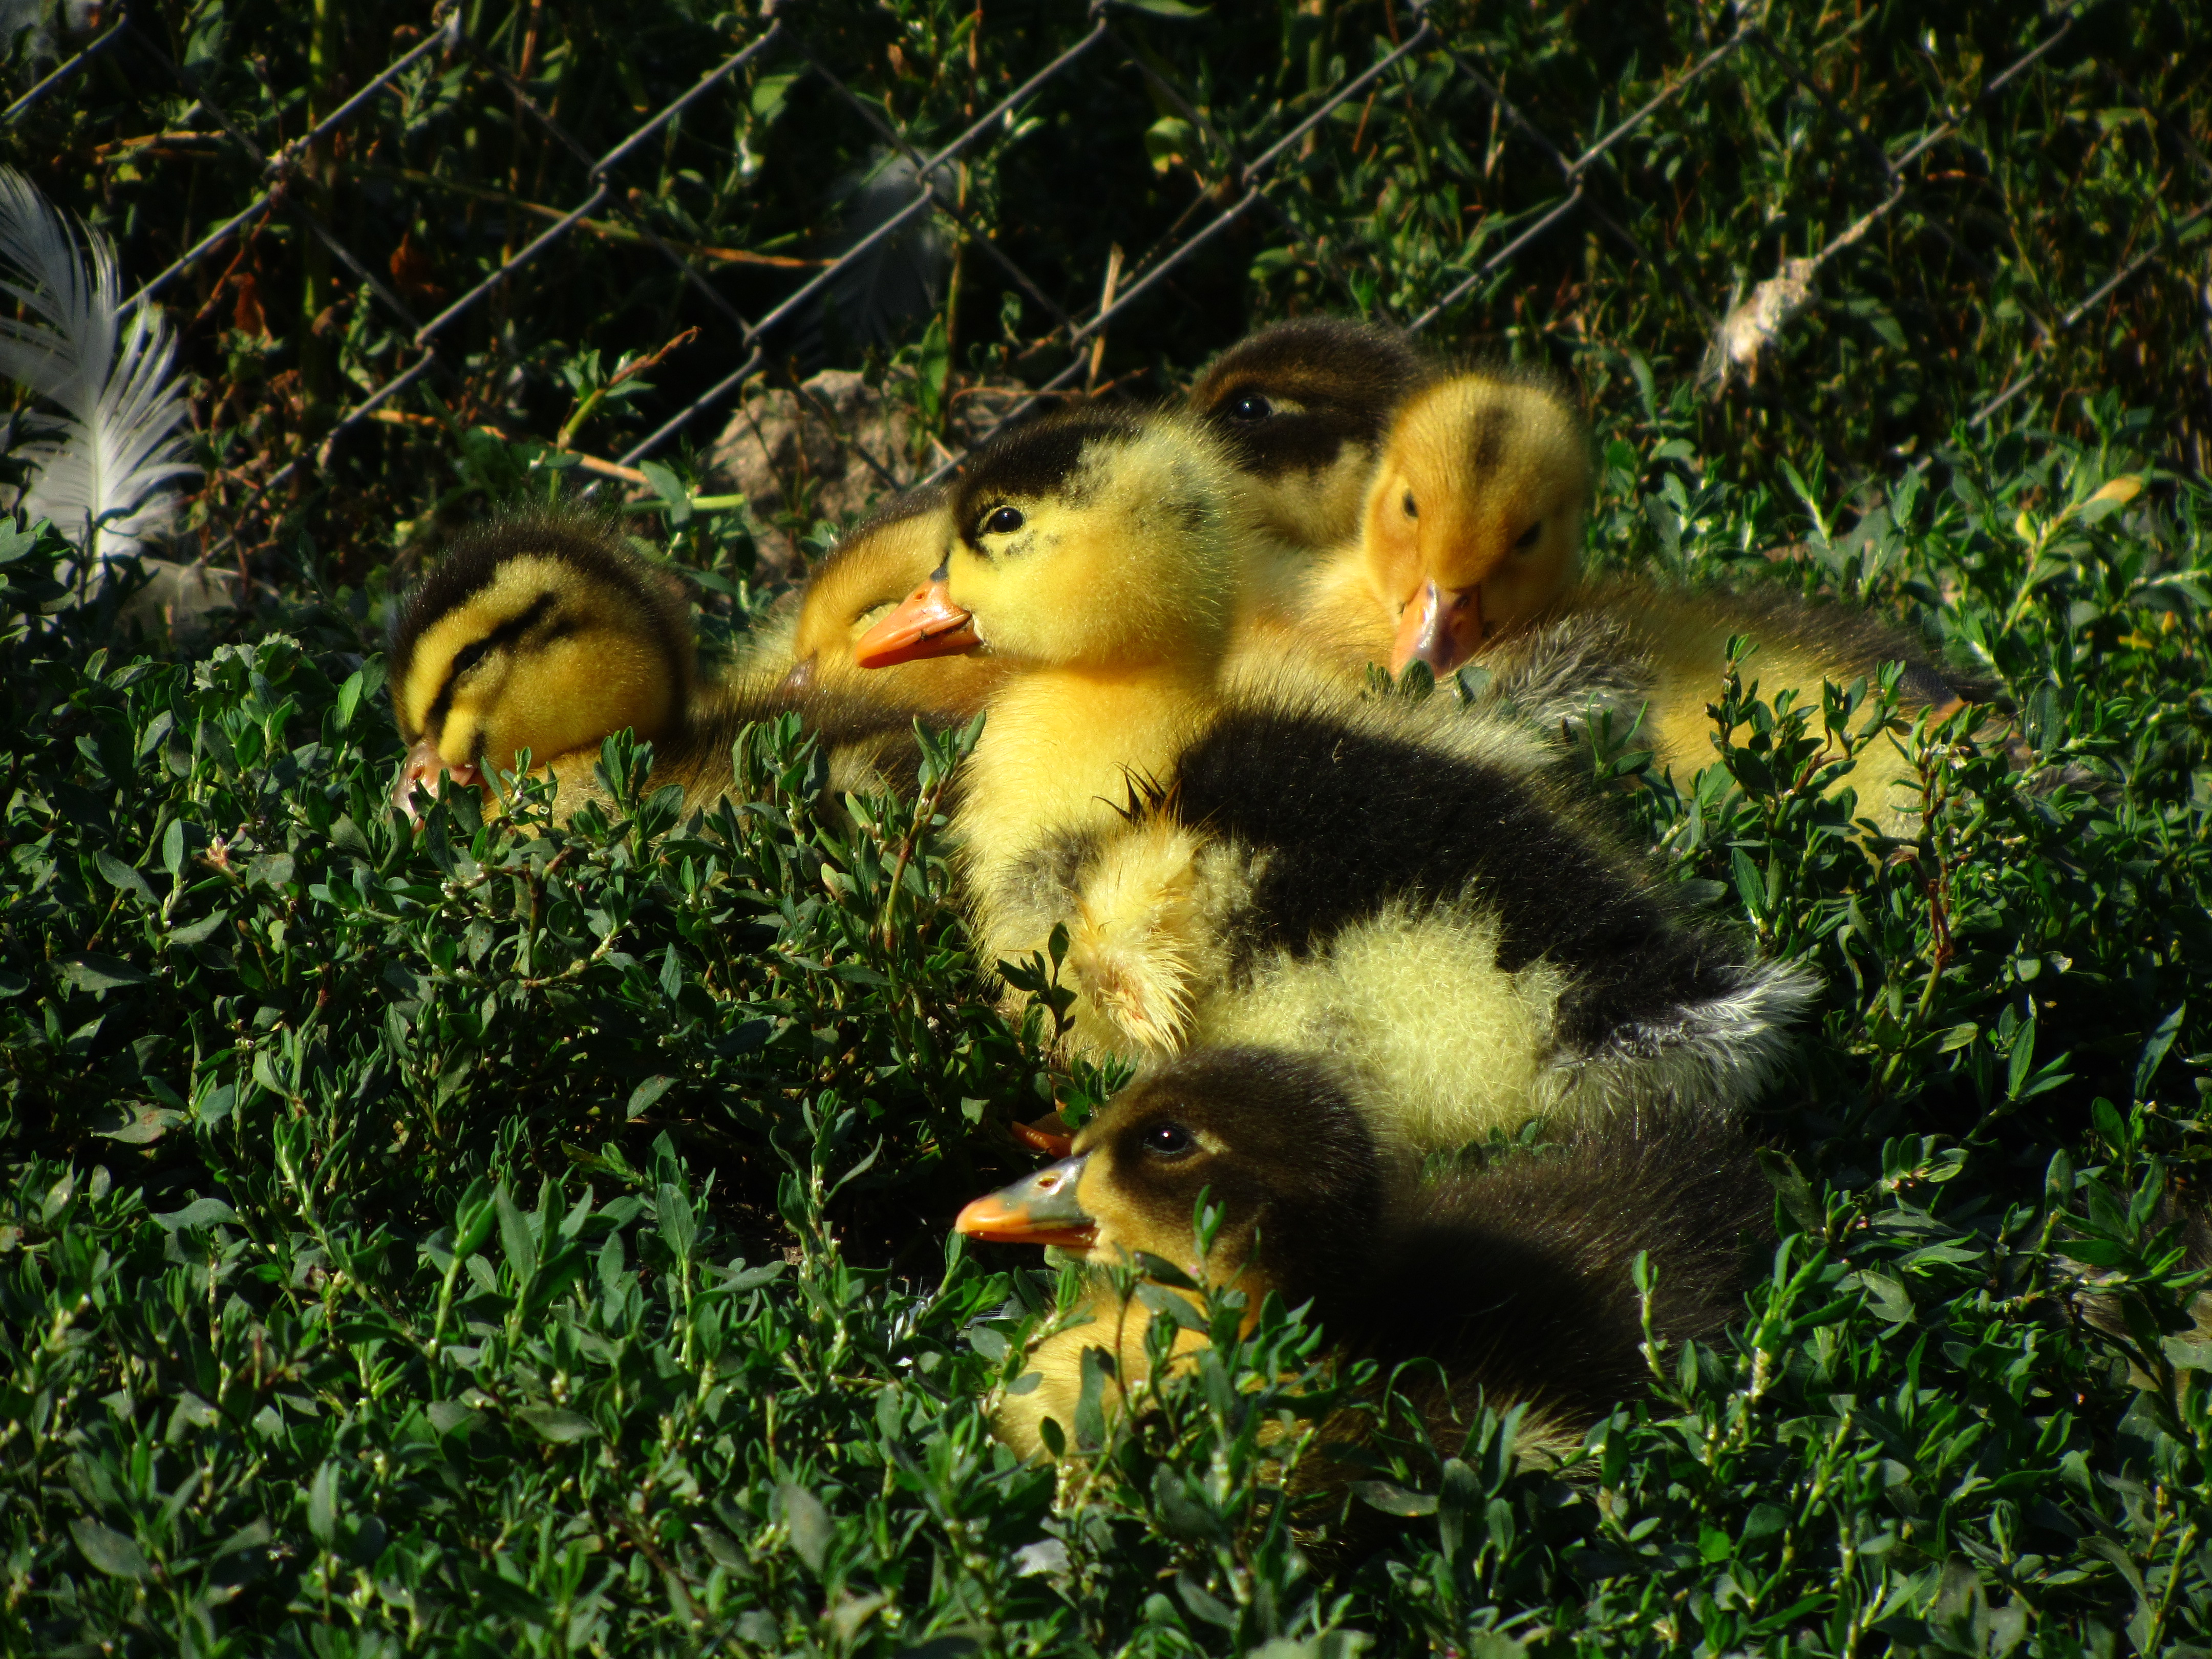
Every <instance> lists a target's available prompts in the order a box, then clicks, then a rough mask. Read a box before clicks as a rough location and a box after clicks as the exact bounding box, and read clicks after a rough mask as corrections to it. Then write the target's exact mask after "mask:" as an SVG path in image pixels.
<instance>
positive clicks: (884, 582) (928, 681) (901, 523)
mask: <svg viewBox="0 0 2212 1659" xmlns="http://www.w3.org/2000/svg"><path fill="white" fill-rule="evenodd" d="M951 506H952V492H951V490H950V489H945V488H942V487H939V488H933V489H918V490H915V491H912V492H910V493H908V494H907V495H902V496H900V497H899V498H898V499H897V500H896V501H893V502H892V503H890V506H888V507H884V509H883V510H881V511H880V512H878V513H876V514H875V516H873V517H872V518H871V519H869V520H867V521H866V522H865V523H863V524H861V525H860V526H856V527H855V528H854V530H853V531H852V532H851V533H850V534H848V536H846V537H845V538H843V539H842V541H840V542H839V543H838V544H837V546H836V550H834V551H832V552H831V554H830V555H829V557H828V558H827V559H825V560H824V561H823V562H822V563H821V564H820V565H819V566H818V567H817V568H816V569H815V571H814V574H812V576H811V577H810V578H809V579H808V580H807V584H806V590H805V595H804V596H803V597H802V599H800V601H799V618H798V622H797V623H796V625H795V626H794V628H793V633H792V641H791V654H792V658H793V663H792V667H791V670H790V671H789V672H788V673H787V675H786V676H785V677H784V681H783V689H784V690H786V691H788V692H791V693H793V695H797V696H808V695H812V694H816V693H826V694H828V695H829V696H863V697H868V698H877V697H880V696H885V695H888V694H892V693H896V696H898V697H899V699H900V701H902V702H907V703H910V704H911V705H912V706H914V707H915V708H927V709H932V710H941V711H945V712H955V711H958V712H973V711H974V710H975V709H976V708H980V707H981V706H982V702H983V700H984V698H985V697H986V696H988V694H989V691H990V689H991V687H992V686H993V685H994V684H996V683H997V679H998V678H999V670H998V669H997V667H996V665H993V664H991V663H989V662H988V661H987V660H983V659H977V658H975V657H973V656H959V655H954V656H946V657H936V658H928V659H920V660H917V661H915V662H913V663H910V664H908V665H907V666H906V667H904V668H902V670H900V671H899V672H898V673H897V674H896V675H893V676H890V679H891V680H892V681H895V682H896V685H895V686H887V685H885V684H884V683H883V680H884V677H882V676H878V675H870V674H864V673H863V671H861V669H860V665H859V664H858V663H857V662H855V661H854V655H853V653H854V647H856V646H857V645H858V643H859V641H860V640H861V639H862V638H864V637H865V636H866V634H867V633H868V630H869V629H872V628H873V627H874V626H875V625H876V624H877V623H878V622H881V621H882V620H883V619H884V617H885V616H887V615H889V614H890V611H892V610H893V609H894V608H895V607H896V605H898V603H899V601H900V600H901V599H904V598H905V597H906V596H907V595H908V593H909V592H913V591H914V589H915V587H916V586H921V585H922V584H924V583H926V582H927V580H929V574H930V572H931V571H933V570H934V569H936V568H937V567H938V566H939V565H940V564H942V563H944V562H945V548H946V546H947V544H949V543H950V542H951V538H952V511H951Z"/></svg>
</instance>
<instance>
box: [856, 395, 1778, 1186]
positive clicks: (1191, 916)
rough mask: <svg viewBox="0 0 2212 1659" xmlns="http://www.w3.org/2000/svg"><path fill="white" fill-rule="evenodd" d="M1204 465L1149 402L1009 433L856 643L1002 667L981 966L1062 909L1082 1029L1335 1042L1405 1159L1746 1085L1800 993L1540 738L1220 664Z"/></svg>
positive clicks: (1151, 1038) (1746, 1089)
mask: <svg viewBox="0 0 2212 1659" xmlns="http://www.w3.org/2000/svg"><path fill="white" fill-rule="evenodd" d="M1230 470H1231V469H1230V467H1229V463H1228V461H1227V459H1226V458H1225V456H1223V455H1222V453H1221V452H1220V450H1219V448H1218V447H1217V446H1215V445H1214V444H1213V443H1212V442H1211V441H1210V440H1209V439H1208V438H1207V436H1206V434H1205V433H1204V432H1203V431H1202V430H1198V431H1194V430H1193V429H1192V428H1190V427H1189V425H1188V422H1185V421H1182V420H1180V419H1177V418H1175V417H1169V416H1152V417H1141V418H1140V417H1138V416H1127V415H1118V414H1107V413H1103V412H1091V413H1086V414H1085V415H1082V416H1072V417H1068V418H1066V419H1063V420H1060V421H1058V422H1051V423H1045V424H1040V425H1038V426H1036V427H1035V428H1029V429H1026V430H1025V431H1024V432H1022V433H1019V434H1017V435H1013V436H1012V437H1010V438H1008V439H1007V440H1006V441H1002V442H1001V443H1000V444H997V445H994V446H993V447H991V448H990V449H988V450H987V451H985V452H984V453H980V454H978V455H977V456H976V457H975V459H973V460H972V461H971V463H970V465H969V469H968V471H967V473H966V475H965V477H963V480H962V481H961V483H960V485H959V487H958V489H957V491H956V494H955V498H954V520H955V524H956V526H958V528H959V532H960V533H959V535H958V536H957V539H956V540H955V542H954V544H953V547H952V550H951V553H950V554H948V556H947V558H946V562H945V566H944V567H943V568H940V570H939V572H938V573H936V575H935V577H934V579H933V580H932V582H931V583H930V584H929V585H927V586H926V587H924V588H922V589H921V590H918V591H917V592H915V594H914V595H913V596H911V597H910V598H909V599H908V602H907V604H906V605H903V606H902V607H901V608H900V610H899V611H896V612H894V613H893V615H892V616H891V617H888V618H886V619H885V621H884V623H881V624H879V625H878V628H877V629H875V630H874V631H873V632H872V633H871V634H870V635H869V636H868V637H867V638H866V639H865V640H863V641H862V642H861V645H860V649H859V652H858V656H859V659H860V661H861V662H862V663H863V664H864V665H865V664H870V663H874V662H899V661H904V660H908V659H911V658H913V657H915V656H921V655H927V654H934V653H960V652H969V651H981V652H987V653H991V654H993V655H994V656H995V657H997V658H998V659H1000V661H1001V662H1002V663H1003V664H1004V665H1006V669H1007V678H1006V683H1005V684H1004V685H1003V686H1002V687H1001V689H1000V691H999V692H998V693H997V695H996V696H994V698H993V699H992V701H991V702H990V703H989V705H988V706H987V714H988V719H987V723H986V726H985V728H984V732H983V735H982V738H981V741H980V742H979V743H978V744H977V745H976V747H975V752H974V754H973V756H972V757H970V760H969V763H968V766H967V769H966V771H965V775H964V778H963V783H962V795H961V799H960V802H959V805H958V806H957V809H956V811H955V815H954V829H955V833H956V836H957V839H958V842H959V864H958V866H957V867H958V869H959V870H960V872H961V874H962V878H963V887H964V889H965V890H966V894H967V897H968V902H969V909H970V912H971V915H972V917H973V919H974V931H975V935H976V938H977V939H978V942H979V944H980V945H981V946H982V947H983V950H984V953H985V960H986V961H993V960H999V959H1010V960H1019V959H1021V958H1023V957H1026V956H1028V955H1030V953H1032V952H1035V951H1042V949H1043V948H1044V947H1045V945H1046V944H1047V941H1048V938H1049V936H1050V935H1051V934H1052V933H1053V932H1054V928H1055V927H1066V930H1067V933H1068V936H1069V941H1070V948H1069V952H1068V956H1067V969H1068V971H1069V973H1070V975H1071V976H1072V979H1073V986H1074V988H1075V990H1076V992H1077V996H1076V1000H1075V1003H1074V1005H1073V1011H1072V1018H1073V1040H1074V1042H1076V1043H1077V1044H1078V1045H1079V1047H1081V1048H1085V1049H1086V1050H1088V1051H1091V1052H1092V1053H1097V1054H1115V1055H1120V1056H1122V1057H1125V1058H1128V1059H1132V1060H1158V1059H1160V1058H1164V1057H1165V1056H1167V1055H1170V1054H1176V1053H1178V1052H1181V1051H1182V1050H1184V1049H1187V1048H1192V1047H1200V1046H1215V1045H1223V1044H1231V1043H1243V1044H1252V1043H1260V1044H1266V1045H1270V1046H1274V1047H1279V1048H1290V1049H1300V1050H1311V1051H1316V1052H1326V1053H1329V1054H1334V1055H1336V1056H1338V1057H1339V1058H1340V1060H1343V1061H1344V1062H1345V1063H1346V1064H1349V1065H1352V1066H1355V1067H1357V1068H1359V1069H1361V1070H1362V1071H1363V1073H1364V1074H1366V1075H1368V1076H1369V1077H1370V1079H1373V1080H1374V1081H1375V1083H1376V1087H1374V1088H1372V1089H1371V1090H1370V1092H1369V1097H1370V1098H1371V1099H1373V1100H1376V1101H1377V1102H1379V1103H1387V1107H1388V1109H1389V1110H1391V1111H1392V1112H1393V1113H1394V1114H1395V1116H1396V1123H1395V1133H1400V1134H1401V1135H1403V1136H1404V1137H1405V1138H1406V1139H1407V1140H1408V1141H1410V1142H1411V1143H1413V1144H1415V1145H1418V1146H1428V1147H1433V1146H1457V1145H1459V1144H1461V1143H1462V1142H1464V1141H1466V1140H1468V1139H1474V1138H1477V1137H1480V1136H1481V1135H1483V1134H1485V1133H1487V1132H1488V1131H1489V1130H1490V1129H1492V1128H1493V1127H1513V1126H1515V1125H1517V1124H1518V1123H1520V1122H1521V1121H1524V1120H1525V1119H1526V1118H1528V1116H1529V1115H1532V1114H1534V1113H1537V1112H1541V1111H1548V1110H1553V1109H1567V1110H1570V1111H1589V1112H1599V1111H1604V1110H1608V1109H1613V1108H1614V1107H1616V1106H1620V1105H1622V1104H1625V1103H1631V1102H1635V1101H1654V1100H1661V1099H1676V1098H1679V1099H1681V1100H1683V1101H1686V1102H1689V1103H1693V1104H1695V1105H1697V1106H1699V1107H1700V1108H1702V1109H1711V1110H1717V1111H1724V1110H1727V1109H1730V1108H1732V1107H1733V1106H1735V1104H1737V1103H1741V1101H1743V1100H1744V1099H1745V1098H1746V1097H1748V1096H1749V1095H1750V1094H1751V1093H1753V1092H1754V1091H1756V1090H1757V1089H1758V1088H1759V1086H1761V1085H1762V1084H1763V1083H1764V1081H1765V1079H1766V1077H1767V1076H1768V1075H1769V1074H1770V1073H1771V1070H1772V1068H1773V1067H1774V1066H1775V1065H1776V1064H1777V1063H1778V1060H1779V1057H1780V1054H1782V1052H1783V1050H1784V1046H1785V1044H1786V1040H1787V1038H1786V1027H1787V1024H1788V1023H1789V1021H1790V1019H1791V1018H1793V1017H1794V1015H1795V1013H1796V1011H1797V1010H1798V1009H1799V1007H1800V1006H1802V1003H1803V1001H1804V1000H1805V999H1806V998H1807V997H1808V995H1809V994H1810V989H1811V985H1810V981H1808V979H1807V977H1806V976H1805V975H1802V973H1801V972H1799V971H1797V970H1795V969H1790V968H1787V967H1784V966H1779V965H1776V964H1772V963H1756V962H1753V961H1752V960H1750V959H1749V958H1748V957H1747V955H1746V953H1745V952H1744V951H1742V950H1741V948H1740V947H1738V946H1737V945H1735V943H1734V942H1732V941H1731V940H1729V939H1724V938H1723V937H1722V936H1721V935H1719V934H1718V933H1715V932H1713V931H1711V930H1710V929H1708V928H1705V927H1701V926H1699V925H1698V924H1697V923H1696V922H1694V921H1692V920H1691V919H1690V918H1688V917H1687V916H1686V915H1684V914H1683V912H1682V909H1681V907H1680V904H1679V903H1677V902H1674V899H1673V897H1672V896H1671V894H1670V891H1669V890H1666V889H1664V888H1662V887H1661V886H1660V885H1659V884H1657V883H1656V881H1655V879H1654V878H1653V877H1652V875H1651V873H1650V870H1649V869H1648V867H1647V866H1646V864H1645V862H1644V860H1642V859H1641V858H1640V857H1639V856H1638V855H1637V854H1633V853H1632V852H1631V851H1629V850H1628V849H1627V848H1625V847H1623V846H1621V845H1620V843H1619V842H1618V841H1617V840H1616V839H1615V838H1614V837H1613V836H1611V835H1610V834H1609V833H1608V832H1607V829H1605V828H1604V827H1603V825H1602V824H1601V822H1600V821H1599V820H1598V818H1597V817H1596V815H1595V812H1594V811H1593V810H1592V803H1591V802H1590V800H1589V796H1588V792H1587V790H1586V789H1584V788H1583V787H1582V786H1581V785H1580V784H1579V783H1578V782H1577V781H1576V780H1575V779H1573V778H1572V777H1571V776H1570V775H1569V773H1568V771H1567V769H1565V768H1564V767H1563V766H1562V765H1561V764H1560V763H1559V754H1558V752H1557V750H1555V749H1554V748H1553V747H1552V746H1551V745H1549V744H1547V743H1546V742H1545V741H1543V740H1542V739H1541V738H1539V737H1538V736H1536V735H1535V734H1534V733H1533V732H1530V731H1529V730H1528V728H1527V727H1526V726H1523V725H1522V723H1521V722H1519V721H1518V720H1510V719H1507V718H1504V717H1501V716H1497V715H1486V714H1480V713H1476V712H1472V711H1462V710H1459V709H1457V708H1449V707H1447V706H1446V700H1443V699H1431V700H1430V702H1429V703H1427V704H1424V705H1419V706H1418V707H1417V706H1414V705H1412V704H1410V703H1407V702H1402V701H1400V700H1396V699H1392V700H1387V701H1384V700H1356V699H1353V698H1351V697H1349V696H1344V695H1341V694H1336V693H1333V692H1331V691H1329V690H1328V689H1326V688H1325V687H1322V686H1320V685H1318V684H1315V683H1313V682H1312V681H1310V680H1308V679H1303V678H1298V677H1297V676H1295V675H1293V676H1291V677H1290V678H1276V677H1274V676H1273V675H1270V674H1269V673H1267V672H1266V671H1263V670H1261V669H1259V668H1257V667H1255V665H1251V664H1249V663H1245V664H1243V665H1239V666H1238V667H1237V670H1236V671H1235V672H1233V673H1232V672H1231V671H1230V669H1231V660H1230V659H1231V653H1230V641H1231V622H1232V618H1233V617H1235V616H1236V615H1237V612H1238V609H1239V605H1240V599H1239V595H1238V592H1237V585H1238V583H1239V581H1240V580H1242V579H1243V573H1244V571H1245V570H1246V568H1248V567H1247V562H1246V561H1245V560H1244V559H1243V557H1241V556H1240V550H1241V548H1242V546H1243V542H1244V538H1247V537H1249V536H1250V535H1252V534H1254V533H1255V532H1254V531H1253V529H1252V526H1251V525H1250V522H1249V518H1247V517H1246V516H1245V515H1244V509H1243V507H1242V505H1241V503H1240V498H1239V496H1238V495H1237V490H1236V489H1235V486H1234V484H1233V483H1232V482H1231V480H1230V479H1229V478H1228V477H1227V476H1226V475H1227V474H1228V472H1229V471H1230ZM1536 871H1541V872H1542V874H1541V878H1534V879H1532V878H1531V876H1530V872H1536Z"/></svg>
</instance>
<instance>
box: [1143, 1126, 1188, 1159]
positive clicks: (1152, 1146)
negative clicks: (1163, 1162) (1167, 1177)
mask: <svg viewBox="0 0 2212 1659" xmlns="http://www.w3.org/2000/svg"><path fill="white" fill-rule="evenodd" d="M1195 1144H1196V1143H1195V1142H1194V1141H1193V1140H1192V1139H1191V1133H1190V1131H1189V1130H1188V1129H1186V1128H1184V1127H1182V1124H1180V1123H1155V1124H1154V1125H1152V1127H1151V1128H1149V1129H1147V1130H1146V1131H1145V1138H1144V1147H1145V1150H1146V1152H1150V1153H1152V1156H1153V1157H1155V1158H1181V1157H1182V1156H1183V1154H1184V1153H1186V1152H1189V1151H1190V1150H1191V1148H1192V1146H1194V1145H1195Z"/></svg>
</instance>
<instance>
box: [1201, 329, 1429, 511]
mask: <svg viewBox="0 0 2212 1659" xmlns="http://www.w3.org/2000/svg"><path fill="white" fill-rule="evenodd" d="M1434 373H1435V371H1434V370H1433V369H1432V368H1431V367H1430V365H1429V363H1428V362H1427V360H1426V359H1425V358H1424V357H1423V356H1421V355H1420V354H1419V352H1417V351H1415V350H1414V349H1413V346H1412V344H1411V343H1409V342H1408V341H1407V338H1406V337H1405V336H1404V335H1403V334H1401V333H1400V332H1398V331H1396V330H1395V329H1391V328H1383V327H1380V326H1378V325H1375V324H1371V323H1354V322H1349V321H1346V320H1344V319H1340V318H1334V317H1299V318H1294V319H1291V321H1289V322H1284V323H1277V324H1275V325H1273V326H1272V327H1268V328H1263V329H1261V331H1259V332H1258V333H1256V334H1252V335H1249V336H1247V337H1245V338H1244V339H1243V340H1241V341H1239V342H1238V343H1237V344H1235V345H1233V346H1231V348H1230V349H1228V350H1226V351H1225V352H1223V353H1222V354H1221V356H1219V357H1218V358H1217V359H1215V360H1214V362H1213V364H1212V367H1211V368H1208V369H1207V370H1206V373H1205V374H1203V375H1201V376H1200V377H1199V380H1198V382H1197V384H1196V385H1194V386H1192V387H1191V390H1190V399H1189V409H1190V412H1191V413H1192V414H1193V415H1194V416H1197V417H1198V418H1199V419H1200V421H1202V422H1205V423H1206V425H1207V426H1209V427H1211V428H1212V429H1213V430H1214V432H1215V433H1216V434H1218V435H1219V436H1220V437H1221V438H1222V439H1223V440H1224V441H1225V442H1226V443H1227V444H1228V445H1229V447H1230V453H1231V459H1232V461H1233V463H1234V465H1235V466H1236V468H1237V472H1238V474H1239V475H1240V477H1242V478H1243V480H1244V481H1245V487H1246V488H1247V489H1249V490H1250V491H1251V492H1252V500H1253V507H1254V511H1255V514H1256V516H1257V518H1258V520H1259V523H1260V526H1261V528H1262V529H1263V530H1264V531H1266V532H1267V533H1268V534H1270V535H1272V536H1273V537H1275V538H1278V539H1279V540H1280V541H1282V542H1284V543H1285V544H1289V545H1291V546H1293V547H1302V548H1306V549H1309V550H1321V549H1323V548H1331V547H1334V546H1336V545H1337V544H1339V543H1341V542H1343V541H1345V540H1346V538H1349V537H1351V536H1352V535H1353V534H1355V533H1356V532H1357V531H1358V520H1359V509H1360V504H1361V502H1362V501H1364V499H1365V497H1366V494H1367V482H1368V476H1369V474H1370V472H1372V471H1373V470H1374V466H1375V455H1376V450H1377V448H1378V447H1380V446H1381V444H1382V441H1383V435H1384V434H1385V433H1386V432H1387V431H1388V430H1389V426H1390V422H1391V418H1392V416H1395V414H1396V412H1397V410H1398V409H1399V407H1400V405H1401V404H1403V403H1404V402H1405V401H1406V399H1407V398H1409V397H1411V396H1412V395H1413V392H1415V390H1416V389H1418V388H1419V386H1421V385H1422V384H1423V383H1424V382H1425V381H1426V380H1429V379H1431V377H1432V376H1433V374H1434Z"/></svg>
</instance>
